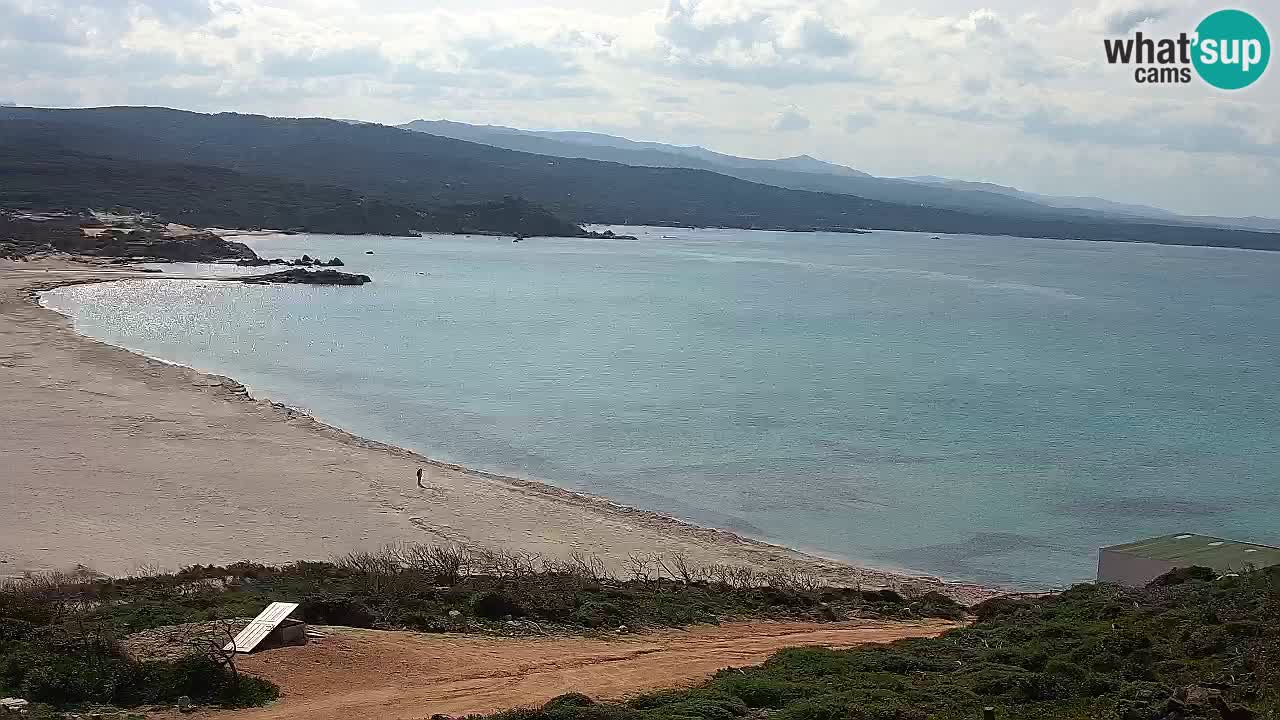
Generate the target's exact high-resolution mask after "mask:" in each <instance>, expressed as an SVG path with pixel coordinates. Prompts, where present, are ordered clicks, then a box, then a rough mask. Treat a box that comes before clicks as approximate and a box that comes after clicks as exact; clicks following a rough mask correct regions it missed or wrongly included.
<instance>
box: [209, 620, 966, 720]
mask: <svg viewBox="0 0 1280 720" xmlns="http://www.w3.org/2000/svg"><path fill="white" fill-rule="evenodd" d="M951 627H954V624H953V623H948V622H945V621H940V620H932V621H926V622H921V623H889V622H876V621H863V622H857V623H828V624H821V625H818V624H811V623H797V622H751V623H729V624H725V625H721V626H700V627H695V628H690V629H688V630H665V631H660V632H655V633H647V634H643V635H632V636H621V637H619V638H618V639H613V638H609V639H583V638H485V637H476V636H467V635H425V634H418V633H407V632H380V631H372V630H354V629H346V628H343V629H336V628H332V629H329V628H327V629H325V632H326V633H328V634H327V636H326V637H325V638H323V639H320V640H315V641H312V643H311V644H309V645H307V646H305V647H296V648H283V649H279V650H269V651H265V652H262V653H259V654H256V655H252V656H249V657H245V658H243V659H242V660H241V662H240V666H241V668H242V669H243V670H245V671H247V672H251V673H253V674H255V675H258V676H261V677H265V678H269V679H270V680H272V681H273V682H275V683H276V684H278V685H279V686H280V688H281V698H280V700H279V701H278V702H276V703H274V704H273V705H271V706H270V707H266V708H261V709H255V710H247V711H237V712H232V713H227V712H221V713H201V714H200V715H201V716H203V717H206V718H223V719H225V720H304V719H305V720H362V719H363V718H370V719H373V718H377V719H378V720H397V719H401V718H403V719H408V718H429V717H431V715H433V714H435V713H443V714H446V715H452V716H461V715H465V714H468V713H488V712H495V711H498V710H504V709H507V708H512V707H521V706H535V705H539V704H541V703H543V702H545V701H547V700H549V699H551V698H553V697H555V696H556V695H560V694H562V693H566V692H570V691H577V692H582V693H585V694H587V695H589V696H591V697H593V698H596V699H605V698H611V699H616V698H622V697H627V696H631V695H635V694H638V693H642V692H645V691H649V690H655V689H659V688H676V687H684V686H689V685H692V684H695V683H697V682H699V681H701V680H703V679H705V678H707V677H708V676H710V675H711V674H712V673H714V672H715V671H716V670H719V669H721V668H725V667H742V666H746V665H755V664H758V663H760V662H763V661H764V660H765V659H766V658H768V657H769V656H770V655H772V654H773V653H774V652H777V651H778V650H780V649H782V648H786V647H796V646H803V645H822V646H827V647H850V646H853V645H858V644H861V643H868V642H890V641H892V640H898V639H901V638H907V637H928V636H934V635H938V634H940V633H942V632H943V631H945V630H947V629H949V628H951ZM187 717H190V716H187Z"/></svg>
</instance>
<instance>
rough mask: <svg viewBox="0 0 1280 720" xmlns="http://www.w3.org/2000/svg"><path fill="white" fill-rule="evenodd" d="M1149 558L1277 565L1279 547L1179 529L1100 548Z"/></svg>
mask: <svg viewBox="0 0 1280 720" xmlns="http://www.w3.org/2000/svg"><path fill="white" fill-rule="evenodd" d="M1103 550H1108V551H1110V552H1119V553H1126V554H1128V555H1136V556H1138V557H1144V558H1149V559H1152V560H1168V561H1170V562H1175V563H1177V564H1178V565H1181V566H1189V565H1202V566H1204V567H1208V568H1213V569H1214V570H1217V571H1219V572H1226V571H1229V570H1243V569H1244V568H1245V567H1246V566H1248V565H1252V566H1254V567H1258V568H1262V567H1269V566H1271V565H1280V548H1275V547H1271V546H1269V545H1255V544H1253V543H1246V542H1239V541H1236V540H1224V539H1222V538H1216V537H1210V536H1208V535H1195V534H1193V533H1181V534H1178V535H1165V536H1163V537H1158V538H1151V539H1150V540H1139V541H1138V542H1132V543H1126V544H1124V545H1112V546H1111V547H1107V548H1103Z"/></svg>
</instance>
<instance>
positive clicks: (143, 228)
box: [0, 212, 258, 262]
mask: <svg viewBox="0 0 1280 720" xmlns="http://www.w3.org/2000/svg"><path fill="white" fill-rule="evenodd" d="M56 253H67V254H70V255H86V256H90V257H108V258H129V259H132V260H151V261H160V262H215V261H218V260H228V259H241V260H256V259H258V256H257V254H256V253H254V252H253V250H251V249H250V248H249V246H248V245H245V244H244V243H238V242H232V241H230V240H227V239H225V238H222V237H219V236H218V235H215V234H213V233H211V232H206V231H203V230H195V229H192V228H189V227H186V226H182V225H173V224H167V223H164V222H162V221H160V220H157V219H156V218H153V217H149V216H128V217H111V218H108V219H107V220H105V221H104V220H103V219H101V218H99V217H95V216H93V215H89V214H78V213H40V214H36V213H20V212H8V213H0V255H3V256H6V257H26V256H34V255H50V254H56Z"/></svg>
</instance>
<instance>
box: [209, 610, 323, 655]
mask: <svg viewBox="0 0 1280 720" xmlns="http://www.w3.org/2000/svg"><path fill="white" fill-rule="evenodd" d="M297 609H298V603H282V602H273V603H271V604H270V605H268V606H267V609H265V610H263V611H262V612H260V613H258V617H256V618H254V619H253V620H252V621H251V622H250V623H249V624H248V625H246V626H245V628H244V629H243V630H241V631H240V633H239V634H238V635H236V637H235V639H234V640H232V641H231V642H229V643H227V644H226V646H225V647H223V648H222V649H223V650H224V651H226V652H237V653H251V652H254V651H256V650H266V649H268V648H274V647H283V646H285V645H306V644H307V624H306V623H305V622H303V621H301V620H297V619H295V618H291V617H289V615H291V614H292V613H293V611H295V610H297Z"/></svg>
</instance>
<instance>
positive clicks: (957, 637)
mask: <svg viewBox="0 0 1280 720" xmlns="http://www.w3.org/2000/svg"><path fill="white" fill-rule="evenodd" d="M972 611H973V613H974V615H975V618H976V619H975V621H974V623H973V624H972V625H970V626H967V627H963V628H959V629H955V630H951V631H949V632H947V633H946V634H944V635H942V636H941V637H938V638H928V639H912V640H901V641H898V642H896V643H893V644H891V645H881V646H865V647H862V648H856V649H851V650H828V649H823V648H794V649H789V650H783V651H781V652H779V653H777V654H776V655H774V656H773V657H772V658H770V659H769V660H768V661H767V662H765V663H764V664H763V665H760V666H757V667H749V668H728V669H725V670H722V671H720V672H719V673H717V674H716V675H715V677H714V678H712V679H711V680H710V681H708V682H707V683H706V684H704V685H703V686H701V687H697V688H694V689H690V690H678V691H664V692H657V693H652V694H648V695H643V696H641V697H637V698H634V699H631V700H629V701H627V702H625V703H620V704H614V703H602V704H596V703H593V702H591V701H590V700H589V699H587V698H585V697H583V696H581V695H577V694H573V695H566V696H562V697H560V698H556V699H554V700H552V701H551V702H549V703H547V704H546V705H544V706H543V707H541V708H535V709H522V710H513V711H510V712H506V713H501V714H498V715H495V716H492V717H491V718H490V720H733V719H734V718H740V717H741V718H762V717H769V718H776V719H777V720H976V719H977V718H981V717H982V708H983V707H985V706H994V707H996V708H997V717H999V718H1002V720H1033V719H1034V720H1183V719H1190V718H1203V719H1206V720H1208V719H1212V720H1255V719H1256V720H1272V719H1274V718H1280V568H1274V567H1273V568H1270V569H1267V570H1261V571H1253V572H1248V573H1244V574H1241V575H1238V576H1235V575H1230V576H1227V577H1222V578H1218V577H1216V574H1215V573H1213V572H1212V571H1210V570H1207V569H1204V568H1194V569H1190V570H1176V571H1173V572H1172V573H1170V574H1169V575H1166V576H1164V577H1162V578H1160V579H1158V580H1156V581H1155V582H1153V583H1152V584H1151V585H1149V586H1148V587H1146V588H1141V589H1130V588H1123V587H1119V586H1115V585H1106V584H1098V585H1078V586H1076V587H1073V588H1071V589H1070V590H1067V591H1065V592H1063V593H1061V594H1057V595H1050V596H1045V597H1040V598H1034V599H1032V598H1021V599H1013V598H996V599H993V600H988V601H986V602H984V603H981V604H979V605H977V606H975V607H974V608H972Z"/></svg>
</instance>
